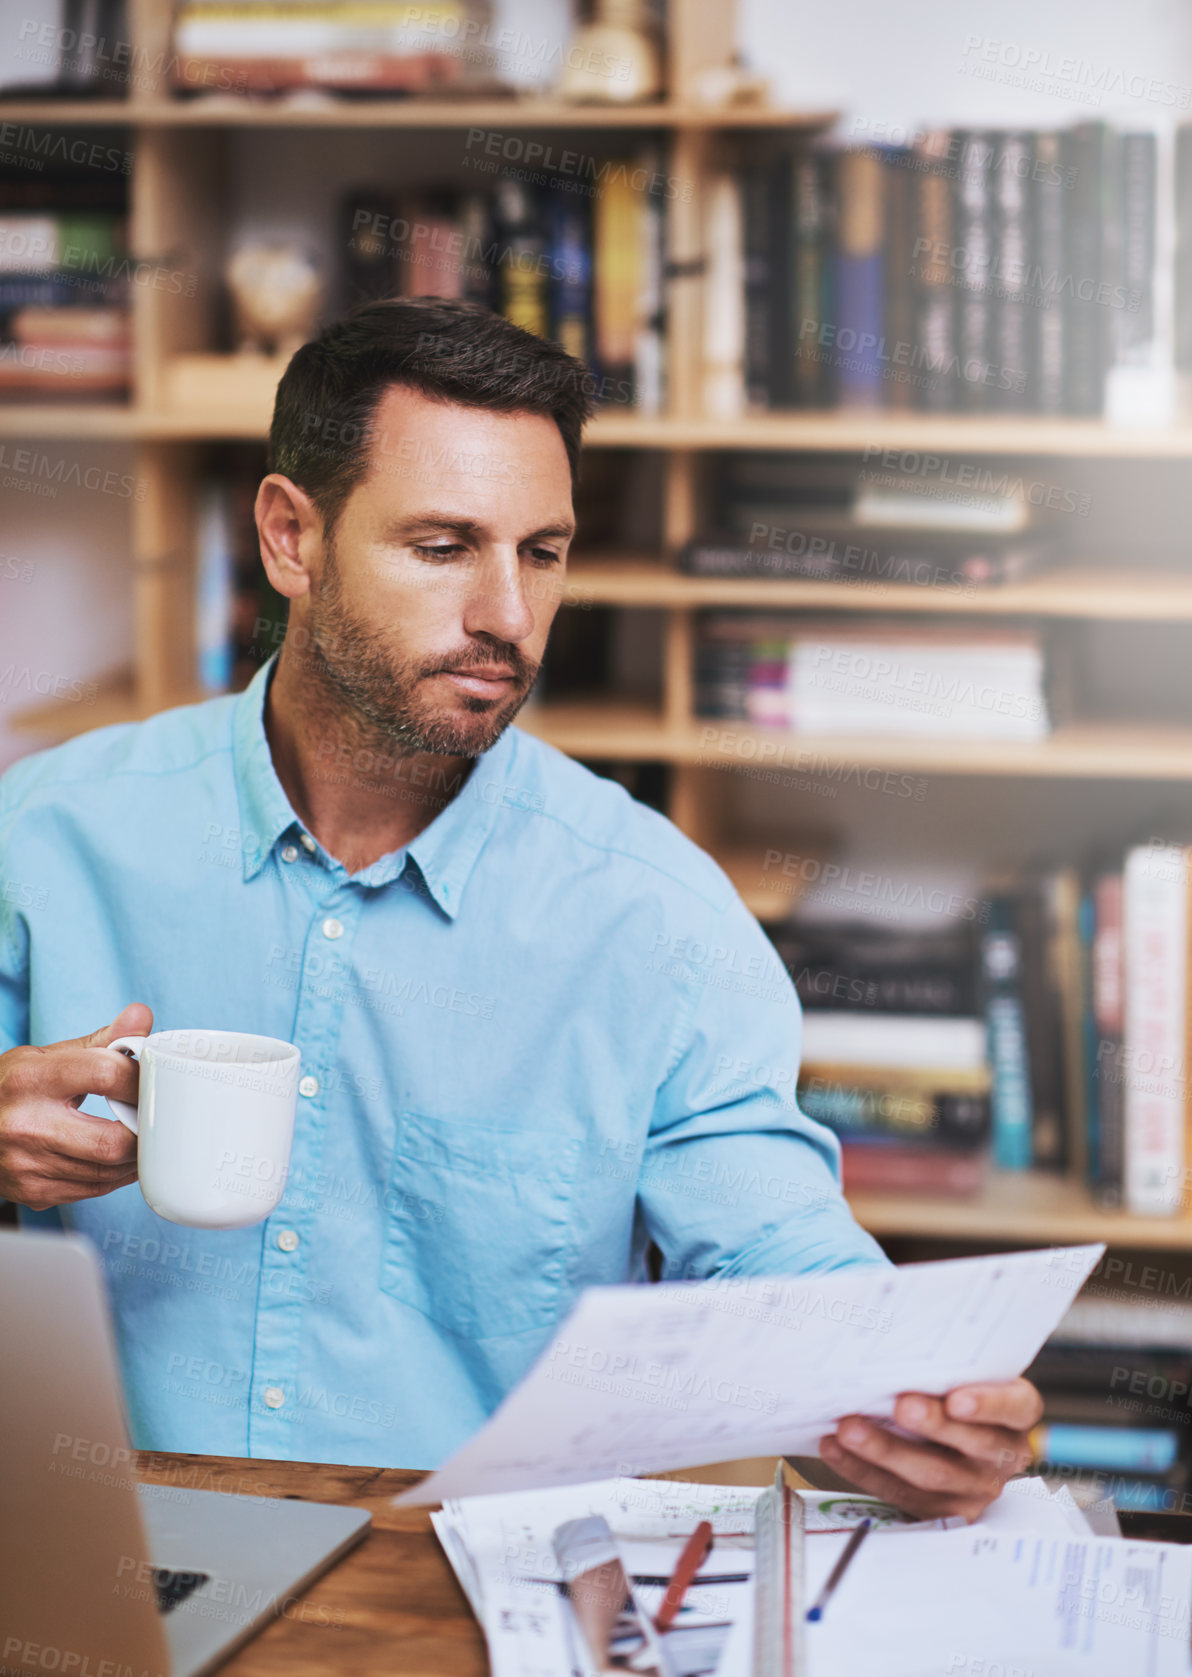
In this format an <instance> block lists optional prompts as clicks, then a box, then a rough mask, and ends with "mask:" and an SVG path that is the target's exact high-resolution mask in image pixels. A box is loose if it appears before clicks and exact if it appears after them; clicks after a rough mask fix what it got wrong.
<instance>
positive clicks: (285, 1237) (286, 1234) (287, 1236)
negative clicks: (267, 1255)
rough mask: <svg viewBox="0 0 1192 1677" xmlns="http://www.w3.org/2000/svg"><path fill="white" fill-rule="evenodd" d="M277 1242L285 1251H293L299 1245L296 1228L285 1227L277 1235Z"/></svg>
mask: <svg viewBox="0 0 1192 1677" xmlns="http://www.w3.org/2000/svg"><path fill="white" fill-rule="evenodd" d="M277 1244H278V1246H279V1247H280V1248H281V1250H282V1251H283V1252H293V1251H295V1250H296V1249H297V1246H298V1233H297V1230H296V1229H283V1230H282V1231H281V1233H280V1234H279V1235H278V1237H277Z"/></svg>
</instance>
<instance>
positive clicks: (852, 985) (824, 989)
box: [770, 921, 977, 1017]
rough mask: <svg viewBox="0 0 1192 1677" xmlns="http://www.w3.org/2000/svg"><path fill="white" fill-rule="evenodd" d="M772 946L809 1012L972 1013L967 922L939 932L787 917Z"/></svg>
mask: <svg viewBox="0 0 1192 1677" xmlns="http://www.w3.org/2000/svg"><path fill="white" fill-rule="evenodd" d="M770 941H771V942H772V943H773V945H774V948H775V951H776V952H777V954H778V957H779V959H780V960H781V962H782V964H783V966H784V967H785V968H786V970H787V972H788V973H789V975H790V978H791V981H792V983H793V984H794V986H795V989H796V991H797V992H798V996H799V1000H800V1002H801V1003H802V1004H803V1007H804V1009H805V1010H807V1009H830V1010H833V1011H836V1012H866V1013H868V1012H876V1013H911V1014H927V1015H936V1014H941V1015H945V1016H948V1015H950V1016H960V1017H972V1016H974V1015H975V1014H976V1012H977V994H976V951H975V948H974V939H973V934H972V929H971V927H970V926H969V925H968V924H966V923H960V924H957V925H955V926H950V927H948V928H947V929H946V930H943V931H935V930H933V931H918V930H915V929H913V928H910V927H906V928H901V927H882V926H874V925H872V924H869V923H868V922H860V923H851V922H832V923H829V924H828V925H826V926H823V925H819V924H817V923H816V922H815V921H807V922H805V923H804V922H802V921H793V922H787V923H786V924H784V925H781V926H776V927H774V928H772V930H771V932H770Z"/></svg>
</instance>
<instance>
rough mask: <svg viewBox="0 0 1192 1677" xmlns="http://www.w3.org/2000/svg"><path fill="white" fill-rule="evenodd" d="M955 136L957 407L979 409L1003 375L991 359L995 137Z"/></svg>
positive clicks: (989, 399) (989, 401)
mask: <svg viewBox="0 0 1192 1677" xmlns="http://www.w3.org/2000/svg"><path fill="white" fill-rule="evenodd" d="M958 139H959V140H960V159H959V162H958V165H957V173H956V192H955V199H954V211H953V215H954V223H953V224H954V229H955V243H956V249H957V253H958V259H959V268H960V283H959V292H958V296H957V302H956V358H957V362H958V380H957V392H958V406H959V407H960V408H961V409H962V410H963V411H980V410H984V409H986V408H989V407H991V406H992V404H993V391H994V389H995V388H996V387H997V385H998V383H999V382H1000V381H1001V380H1002V379H1003V378H1005V377H1006V374H1007V370H1006V369H1005V368H1003V367H999V366H996V365H995V364H994V362H993V359H992V355H993V346H994V335H993V325H994V313H995V298H994V265H995V260H996V258H995V244H994V240H995V236H996V228H995V223H994V197H993V182H994V174H993V163H994V150H995V141H994V136H993V135H992V134H988V133H979V132H975V131H969V130H965V131H962V132H961V133H960V134H959V135H958Z"/></svg>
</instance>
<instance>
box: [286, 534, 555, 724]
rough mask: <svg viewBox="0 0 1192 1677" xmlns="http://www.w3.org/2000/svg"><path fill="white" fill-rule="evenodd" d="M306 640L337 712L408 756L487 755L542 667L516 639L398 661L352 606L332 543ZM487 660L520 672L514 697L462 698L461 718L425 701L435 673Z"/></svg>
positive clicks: (315, 669)
mask: <svg viewBox="0 0 1192 1677" xmlns="http://www.w3.org/2000/svg"><path fill="white" fill-rule="evenodd" d="M307 635H308V640H307V647H306V649H305V655H306V656H307V657H308V658H309V660H310V663H311V666H312V668H311V674H312V675H313V676H314V678H315V679H316V680H317V681H320V682H321V683H322V685H323V687H324V689H325V691H326V692H327V694H328V697H329V700H330V702H331V703H332V705H333V706H334V708H335V709H336V710H337V711H339V712H340V713H341V714H342V715H345V716H349V717H351V718H352V719H353V722H354V723H355V731H356V732H357V734H358V735H360V736H362V737H363V738H367V739H368V740H369V742H370V743H372V744H373V745H375V746H378V747H381V748H383V749H386V750H388V751H393V752H399V753H403V754H404V753H413V752H428V753H430V754H432V755H434V756H438V757H479V756H482V755H483V754H484V752H486V751H489V750H491V748H492V747H493V746H494V745H495V744H496V742H497V741H498V740H499V739H500V737H501V735H502V734H503V733H504V732H505V729H506V728H507V727H508V726H509V724H510V723H511V722H512V721H513V719H514V717H515V716H516V715H517V713H518V711H519V710H520V709H521V707H522V706H523V705H524V704H525V702H526V700H527V699H528V698H529V696H530V692H531V690H532V688H533V685H534V682H535V680H536V678H537V675H538V670H539V665H538V664H535V663H532V662H531V661H530V660H529V659H528V658H526V657H525V655H524V654H523V653H522V652H521V651H520V650H519V649H518V648H517V647H516V646H514V645H513V644H512V643H511V642H508V641H498V640H495V639H490V638H487V637H486V639H485V641H484V642H483V643H481V644H479V645H477V646H476V647H475V648H474V649H473V648H468V647H463V648H460V649H458V650H457V651H456V652H455V653H454V654H447V655H445V656H440V657H438V658H436V659H434V660H433V661H425V662H422V661H415V660H413V659H408V660H405V661H404V662H403V661H400V660H398V659H396V658H395V657H394V655H393V652H392V650H391V649H390V648H389V647H388V646H387V645H386V643H385V639H384V637H383V635H381V634H380V633H379V632H378V631H377V630H376V629H373V628H371V627H370V626H369V625H368V624H365V623H362V622H361V621H360V620H359V619H358V618H356V617H354V616H353V615H352V612H351V610H350V609H349V607H348V606H347V604H346V603H345V601H344V597H343V581H342V575H341V572H340V568H339V564H338V561H337V557H336V552H335V544H334V542H333V541H328V543H327V549H326V556H325V562H324V569H323V575H322V578H321V580H320V583H319V589H318V593H317V595H315V597H314V598H313V599H312V601H311V604H310V610H309V612H308V614H307ZM488 662H495V663H499V664H502V665H505V666H507V667H508V668H509V669H511V670H512V671H513V673H514V676H515V678H516V681H517V686H516V688H515V690H514V691H513V692H512V693H511V694H510V695H509V696H508V697H507V698H505V699H502V700H500V701H497V702H494V701H493V700H491V699H481V698H477V697H476V696H474V695H472V694H462V695H460V700H459V702H460V704H461V705H462V707H463V711H462V713H461V712H459V711H454V712H448V711H445V710H443V709H441V708H436V707H435V706H434V705H433V704H430V703H427V702H426V701H425V700H423V699H422V698H421V694H420V689H421V687H422V685H423V681H424V678H425V677H426V676H427V675H429V674H430V673H431V672H432V671H435V670H459V671H465V670H468V669H475V668H476V667H477V666H478V665H482V664H484V663H488Z"/></svg>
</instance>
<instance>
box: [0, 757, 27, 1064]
mask: <svg viewBox="0 0 1192 1677" xmlns="http://www.w3.org/2000/svg"><path fill="white" fill-rule="evenodd" d="M4 793H5V784H4V781H3V780H0V1054H6V1053H7V1052H8V1050H9V1049H10V1048H18V1047H21V1046H22V1045H23V1044H24V1043H27V1042H28V1041H29V927H28V923H27V921H26V920H25V918H24V916H23V914H22V913H21V906H22V900H23V898H24V897H25V896H26V895H27V894H28V892H29V890H30V889H31V888H30V887H29V886H28V885H26V884H25V883H24V882H23V881H21V880H20V879H17V878H14V877H13V871H14V870H13V868H12V865H11V856H12V836H13V834H12V829H13V824H14V822H15V820H16V812H15V810H14V809H13V808H12V804H11V800H6V799H5V796H4Z"/></svg>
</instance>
